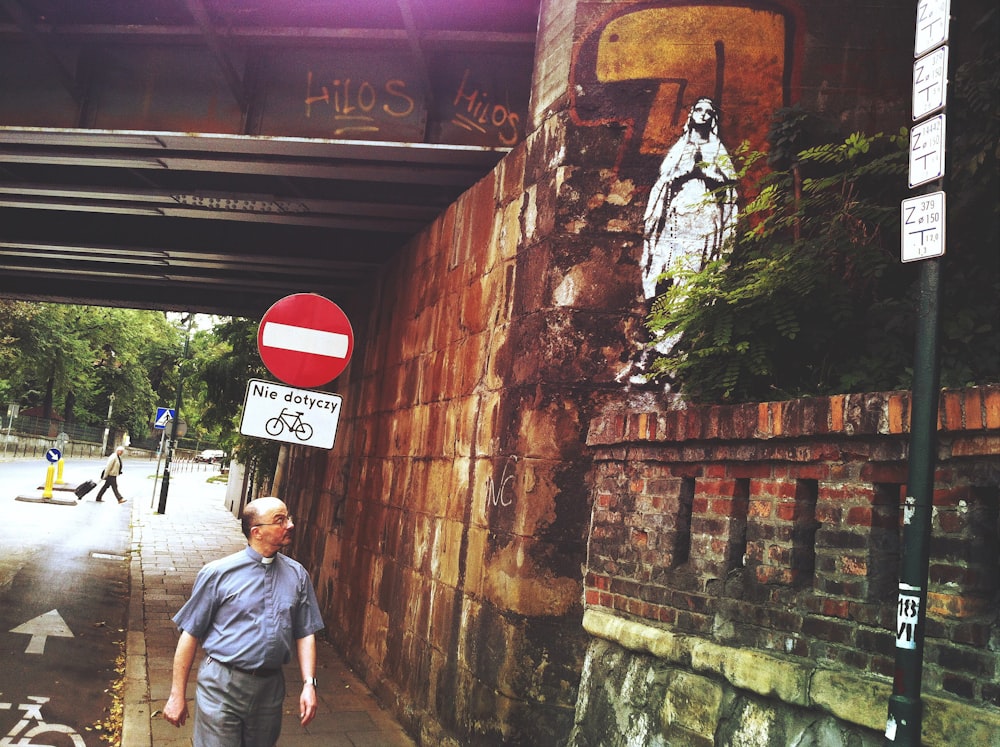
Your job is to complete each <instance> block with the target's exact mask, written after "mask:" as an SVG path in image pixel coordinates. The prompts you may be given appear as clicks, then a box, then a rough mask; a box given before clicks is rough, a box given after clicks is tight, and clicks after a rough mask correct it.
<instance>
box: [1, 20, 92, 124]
mask: <svg viewBox="0 0 1000 747" xmlns="http://www.w3.org/2000/svg"><path fill="white" fill-rule="evenodd" d="M0 7H3V8H4V10H6V11H7V13H8V15H10V17H11V18H12V19H13V20H14V23H15V24H17V27H18V29H19V30H20V31H21V33H23V34H24V35H25V36H27V37H28V40H29V41H30V42H31V43H32V45H34V47H35V48H36V49H37V50H38V51H39V52H40V53H41V55H42V57H43V58H44V59H45V61H46V62H47V63H48V64H49V65H50V66H51V67H52V69H53V70H54V71H55V73H56V75H57V76H58V78H59V83H60V85H62V87H63V88H65V89H66V90H67V91H68V92H69V95H70V96H72V97H73V101H75V102H76V104H77V106H81V107H82V106H83V104H84V102H85V101H86V95H85V93H84V91H83V89H82V88H80V85H79V83H78V82H77V80H76V77H75V76H74V75H73V73H71V72H70V71H69V70H68V69H67V68H66V66H65V65H64V64H63V62H62V60H60V59H59V57H58V56H57V55H56V53H55V52H53V51H52V48H51V46H50V45H49V43H48V42H47V41H46V40H45V39H43V38H42V34H40V33H39V32H38V29H37V28H36V27H35V23H34V21H33V20H32V19H31V17H30V16H29V15H28V13H27V12H26V11H25V10H24V8H22V7H21V4H20V3H19V2H18V1H17V0H0ZM49 39H50V40H51V39H52V37H51V36H49Z"/></svg>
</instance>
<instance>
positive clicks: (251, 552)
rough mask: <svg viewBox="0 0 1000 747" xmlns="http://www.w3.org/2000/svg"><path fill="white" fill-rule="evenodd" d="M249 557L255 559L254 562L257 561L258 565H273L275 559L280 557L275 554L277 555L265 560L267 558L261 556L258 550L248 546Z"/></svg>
mask: <svg viewBox="0 0 1000 747" xmlns="http://www.w3.org/2000/svg"><path fill="white" fill-rule="evenodd" d="M247 555H249V556H250V557H251V558H253V559H254V560H256V561H257V562H258V563H260V564H261V565H271V563H273V562H274V559H275V558H276V557H278V554H277V553H275V554H274V555H272V556H271V557H269V558H265V557H264V556H263V555H261V554H260V553H259V552H257V551H256V550H254V549H253V548H252V547H250V545H247Z"/></svg>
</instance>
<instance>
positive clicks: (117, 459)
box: [96, 446, 127, 503]
mask: <svg viewBox="0 0 1000 747" xmlns="http://www.w3.org/2000/svg"><path fill="white" fill-rule="evenodd" d="M123 453H125V447H124V446H119V447H117V448H116V449H115V453H114V454H112V455H111V456H109V457H108V463H107V464H105V465H104V471H103V472H101V479H102V480H104V484H103V485H102V486H101V489H100V490H98V491H97V499H96V500H97V502H98V503H100V502H101V501H103V500H104V493H105V491H107V489H108V488H111V490H112V491H114V494H115V498H117V499H118V502H119V503H124V502H125V501H126V500H127V499H126V498H125V497H123V496H122V494H121V493H120V492H118V475H120V474H121V473H122V472H124V471H125V470H124V469H122V454H123Z"/></svg>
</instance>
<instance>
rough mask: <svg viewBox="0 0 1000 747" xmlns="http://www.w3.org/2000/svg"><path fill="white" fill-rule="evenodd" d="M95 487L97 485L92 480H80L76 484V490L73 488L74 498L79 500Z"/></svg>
mask: <svg viewBox="0 0 1000 747" xmlns="http://www.w3.org/2000/svg"><path fill="white" fill-rule="evenodd" d="M96 487H97V483H96V482H94V481H93V480H87V481H86V482H81V483H80V484H79V485H77V486H76V490H74V491H73V492H74V493H76V499H77V500H80V499H81V498H83V496H85V495H86V494H87V493H89V492H90V491H91V490H93V489H94V488H96Z"/></svg>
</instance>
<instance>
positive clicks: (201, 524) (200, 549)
mask: <svg viewBox="0 0 1000 747" xmlns="http://www.w3.org/2000/svg"><path fill="white" fill-rule="evenodd" d="M150 475H152V470H151V471H150ZM209 476H210V475H209V474H208V473H206V472H193V473H188V474H183V473H181V474H175V475H174V476H172V477H171V480H170V490H169V495H168V500H167V507H166V510H165V512H164V513H163V514H162V515H161V514H157V513H155V505H154V506H153V508H151V507H150V503H151V502H153V501H152V492H153V489H154V488H153V480H152V479H150V480H149V481H148V491H149V492H147V493H146V495H144V496H143V495H136V496H129V502H130V503H131V508H132V559H131V598H130V599H131V601H130V607H129V623H128V638H127V644H126V645H127V651H126V665H125V678H126V682H125V694H124V699H125V723H124V728H123V732H122V746H123V747H181V746H182V745H183V746H184V747H189V746H190V745H191V729H192V722H193V719H191V718H189V719H188V722H187V724H186V725H185V726H184V727H182V728H180V729H178V728H176V727H174V726H171V725H170V724H168V723H167V722H166V720H164V719H163V717H162V716H161V715H160V711H161V709H162V708H163V706H164V704H165V702H166V699H167V696H168V694H169V693H170V674H171V665H172V662H173V653H174V647H175V646H176V644H177V631H176V628H175V627H174V624H173V623H172V622H171V621H170V618H171V616H172V615H173V614H174V613H175V612H176V611H177V610H178V609H180V607H181V605H182V604H183V603H184V601H185V600H186V599H187V596H188V593H189V592H190V589H191V585H192V584H193V583H194V578H195V575H196V574H197V572H198V570H199V569H200V568H201V566H202V565H204V564H205V563H206V562H208V561H209V560H214V559H215V558H219V557H222V556H224V555H227V554H229V553H231V552H235V551H237V550H239V549H240V548H242V547H245V546H246V540H245V538H244V537H243V534H242V532H241V531H240V528H239V522H238V521H237V520H236V519H235V518H234V517H233V516H232V514H230V513H229V512H228V511H226V509H225V507H224V506H223V500H224V496H225V486H224V485H222V484H210V483H208V482H207V478H208V477H209ZM156 496H157V499H156V501H155V504H158V503H159V500H158V496H159V492H158V489H157V492H156ZM200 660H201V653H200V652H199V656H198V660H197V661H196V663H195V668H194V670H193V671H192V674H191V678H190V681H189V684H188V697H189V698H191V699H192V700H191V701H190V703H189V708H191V709H192V710H193V709H194V701H193V697H194V687H195V677H196V672H197V666H198V662H200ZM317 677H318V678H319V682H320V687H319V713H318V715H317V716H316V718H315V720H314V721H313V722H312V723H311V724H309V726H308V727H306V728H305V729H303V728H302V727H301V726H300V725H299V723H298V695H299V692H300V684H299V683H300V681H301V680H300V676H299V669H298V664H297V663H296V662H294V661H293V662H292V663H291V664H289V665H288V666H287V667H286V668H285V681H286V683H287V685H288V695H289V697H288V698H287V699H286V706H285V721H284V726H283V728H282V734H281V739H280V740H279V742H278V745H279V747H307V746H310V747H311V746H315V747H319V746H320V745H322V746H323V747H413V745H414V742H413V740H412V739H411V738H410V737H408V736H407V735H406V734H405V732H404V731H403V729H402V728H401V727H400V725H399V724H398V723H397V722H396V721H395V720H394V719H393V718H392V716H391V715H390V714H389V713H388V712H387V711H385V710H383V709H382V708H381V707H380V706H379V704H378V702H377V701H376V700H375V698H374V696H373V695H372V694H371V692H370V691H369V690H368V688H367V687H365V685H364V684H363V683H362V682H361V680H360V679H358V678H357V677H356V676H355V675H354V674H353V672H351V670H350V669H349V668H348V667H347V665H346V664H345V663H344V661H343V660H342V659H341V658H340V656H339V655H338V653H337V651H336V650H335V649H334V647H333V646H331V645H330V644H329V643H327V642H326V641H323V640H320V641H319V645H318V651H317Z"/></svg>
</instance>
